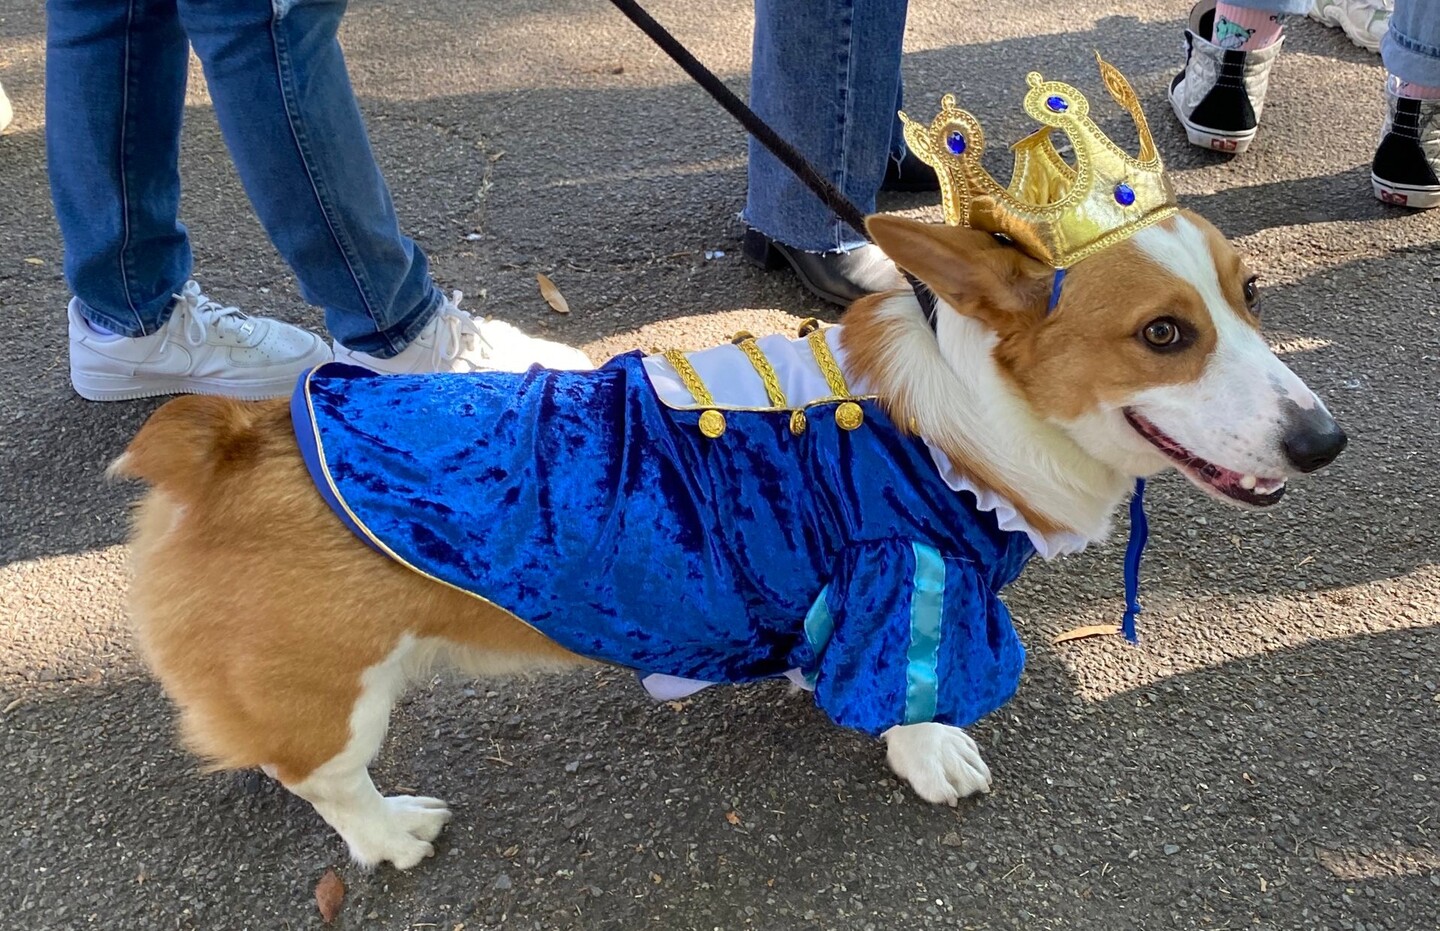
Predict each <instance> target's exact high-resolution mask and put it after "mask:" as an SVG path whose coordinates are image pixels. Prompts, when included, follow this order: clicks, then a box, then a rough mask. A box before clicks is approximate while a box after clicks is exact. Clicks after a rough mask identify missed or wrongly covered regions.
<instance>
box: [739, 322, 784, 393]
mask: <svg viewBox="0 0 1440 931" xmlns="http://www.w3.org/2000/svg"><path fill="white" fill-rule="evenodd" d="M736 345H737V346H739V347H740V350H741V351H742V352H744V353H745V355H746V356H747V357H749V359H750V364H751V365H753V366H755V374H757V375H759V376H760V380H761V381H762V382H764V383H765V396H766V397H768V398H769V399H770V405H771V406H772V407H789V406H790V405H789V403H788V402H787V401H786V400H785V392H784V391H782V390H781V389H780V379H779V378H778V377H776V375H775V368H774V366H772V365H771V364H770V360H769V359H767V358H765V353H763V352H761V351H760V347H759V346H758V345H757V344H756V342H755V338H754V337H753V336H752V337H750V338H749V339H742V340H741V341H740V342H739V343H737V344H736Z"/></svg>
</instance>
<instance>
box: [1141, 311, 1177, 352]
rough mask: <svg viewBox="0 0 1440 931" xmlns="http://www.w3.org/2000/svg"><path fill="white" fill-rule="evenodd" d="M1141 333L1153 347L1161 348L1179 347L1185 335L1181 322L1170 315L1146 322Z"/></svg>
mask: <svg viewBox="0 0 1440 931" xmlns="http://www.w3.org/2000/svg"><path fill="white" fill-rule="evenodd" d="M1140 335H1141V336H1143V337H1144V338H1145V342H1147V343H1149V344H1150V346H1151V347H1153V348H1155V349H1161V350H1165V349H1179V348H1180V345H1181V340H1182V339H1183V337H1184V334H1183V333H1182V332H1181V330H1180V324H1178V323H1176V322H1175V321H1174V320H1171V319H1170V318H1169V317H1161V318H1160V319H1158V320H1151V321H1150V322H1149V323H1147V324H1145V329H1143V330H1141V331H1140Z"/></svg>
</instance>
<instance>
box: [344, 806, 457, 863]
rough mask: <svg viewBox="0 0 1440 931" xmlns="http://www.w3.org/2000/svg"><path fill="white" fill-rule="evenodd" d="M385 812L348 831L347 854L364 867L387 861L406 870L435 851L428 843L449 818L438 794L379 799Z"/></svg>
mask: <svg viewBox="0 0 1440 931" xmlns="http://www.w3.org/2000/svg"><path fill="white" fill-rule="evenodd" d="M382 801H383V802H384V806H385V807H384V815H383V816H382V817H381V818H380V819H378V820H377V821H375V822H372V823H369V824H365V825H363V826H361V827H359V829H358V830H356V831H354V832H353V835H347V836H346V838H345V840H346V842H347V843H348V844H349V846H350V855H351V856H352V857H354V858H355V862H356V863H358V864H360V865H361V866H364V867H367V868H368V867H374V866H378V865H380V864H381V863H387V862H388V863H390V864H393V865H394V867H395V868H396V869H398V870H408V869H410V868H411V867H413V866H415V865H416V864H417V863H419V862H420V861H421V860H424V859H425V858H426V857H430V856H433V855H434V854H435V847H434V846H433V845H432V844H431V843H430V842H431V841H433V840H434V839H435V838H436V837H438V836H440V832H441V831H442V830H443V829H444V828H445V825H446V824H447V823H448V822H449V821H450V809H449V808H447V807H445V803H444V802H442V801H441V800H440V799H438V798H423V797H419V796H414V795H395V796H391V797H390V798H386V799H383V800H382Z"/></svg>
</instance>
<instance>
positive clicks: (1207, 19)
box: [1170, 0, 1284, 155]
mask: <svg viewBox="0 0 1440 931" xmlns="http://www.w3.org/2000/svg"><path fill="white" fill-rule="evenodd" d="M1214 25H1215V0H1202V2H1201V3H1197V4H1196V5H1195V7H1194V8H1193V9H1192V10H1191V11H1190V24H1189V27H1188V28H1187V29H1186V30H1185V46H1186V59H1185V68H1184V70H1183V71H1181V72H1180V73H1179V74H1177V75H1175V79H1174V80H1173V81H1171V82H1170V106H1171V107H1173V108H1174V109H1175V115H1176V116H1177V117H1178V118H1179V119H1180V123H1181V125H1182V126H1184V127H1185V135H1186V137H1187V138H1188V139H1189V140H1190V142H1191V144H1192V145H1196V146H1199V147H1200V148H1202V149H1210V150H1211V151H1214V152H1222V153H1225V154H1227V155H1239V154H1240V153H1242V152H1244V151H1245V150H1246V149H1248V148H1250V143H1251V142H1253V141H1254V139H1255V134H1256V132H1257V131H1258V130H1259V127H1260V114H1261V112H1262V111H1263V110H1264V109H1265V91H1266V90H1267V89H1268V88H1269V86H1270V68H1271V66H1272V65H1274V63H1275V59H1276V57H1278V56H1279V54H1280V46H1281V44H1282V43H1283V42H1284V40H1283V39H1281V40H1279V41H1276V42H1275V43H1274V44H1273V45H1268V46H1266V47H1265V48H1262V49H1254V50H1252V51H1240V50H1238V49H1227V48H1222V47H1220V46H1219V45H1216V44H1215V43H1214V42H1212V41H1210V38H1209V37H1210V35H1211V34H1212V32H1213V30H1214Z"/></svg>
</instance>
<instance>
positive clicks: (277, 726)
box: [120, 397, 584, 784]
mask: <svg viewBox="0 0 1440 931" xmlns="http://www.w3.org/2000/svg"><path fill="white" fill-rule="evenodd" d="M206 457H208V458H206ZM207 465H208V466H209V468H206V466H207ZM120 471H121V472H122V474H128V475H133V476H135V477H141V478H144V479H145V480H146V481H148V482H150V483H151V485H152V486H154V487H153V490H152V491H151V492H150V494H149V495H148V496H147V497H146V498H145V499H144V501H143V502H142V503H141V504H140V507H139V510H138V514H137V517H136V521H135V536H134V551H133V552H134V557H133V558H134V569H135V580H134V585H133V588H132V592H131V606H132V614H133V617H134V620H135V624H136V627H137V631H138V634H139V638H140V641H141V644H142V647H143V649H144V651H145V653H146V655H147V658H148V660H149V661H150V663H151V665H152V666H153V668H154V669H155V671H156V673H157V675H158V676H159V677H160V679H161V681H162V682H163V684H164V686H165V689H166V691H167V692H168V693H169V694H170V695H171V697H172V698H173V699H174V700H175V702H176V703H177V704H178V705H179V707H180V710H181V722H182V730H183V732H184V735H185V738H186V741H187V743H188V744H189V745H190V746H191V747H192V748H193V749H194V750H195V751H196V752H197V753H199V754H200V755H201V756H203V757H205V758H206V759H207V760H209V761H210V762H211V763H212V764H213V765H214V766H215V767H217V768H242V767H254V766H260V765H266V764H268V765H270V766H273V767H275V770H276V772H277V775H278V777H279V778H280V780H281V781H282V782H285V783H286V784H293V783H295V782H298V781H300V780H303V779H304V778H305V777H306V776H307V775H309V773H310V772H311V771H312V770H314V769H315V768H316V767H317V766H319V765H320V764H321V763H323V762H325V761H326V760H328V759H330V758H331V757H333V756H335V755H336V754H337V753H338V752H339V751H340V749H341V748H342V747H343V746H344V745H345V743H346V741H347V740H348V739H349V736H350V735H349V714H350V709H351V706H352V705H353V704H354V702H355V699H356V697H357V696H358V694H359V689H360V675H361V673H363V672H364V671H365V670H366V669H367V668H369V667H370V666H373V665H375V664H376V663H378V662H380V661H381V660H382V659H383V658H384V657H385V656H387V655H388V654H389V653H390V651H391V650H393V649H394V648H395V646H396V644H397V643H398V642H399V640H400V638H401V636H402V635H404V634H406V633H409V634H411V635H413V636H415V637H416V638H439V639H441V640H444V641H446V642H448V643H450V644H452V645H454V646H456V647H460V648H466V649H469V650H477V651H481V652H483V654H485V656H487V657H490V658H494V659H497V660H503V659H505V658H512V659H515V660H519V661H520V662H521V663H522V664H526V665H536V666H539V665H545V664H553V663H557V662H558V663H565V662H575V663H580V662H584V661H583V660H581V659H580V658H579V657H576V656H574V655H573V654H570V653H567V652H566V651H564V650H562V649H561V648H560V647H558V646H556V645H555V644H554V643H552V642H551V641H550V640H548V639H546V638H545V637H543V636H541V635H540V634H538V633H536V632H535V631H534V630H532V629H531V628H530V627H528V626H526V625H525V624H523V623H522V622H520V621H519V620H517V619H516V618H514V617H513V616H511V615H509V614H508V613H506V612H503V611H501V610H499V609H498V608H495V607H493V606H491V605H488V604H486V603H484V602H482V601H481V600H479V599H477V598H475V597H473V596H470V595H468V594H464V593H462V592H459V591H457V590H455V589H452V588H449V587H447V586H445V585H443V584H441V583H438V582H432V581H430V580H428V579H426V578H424V577H422V576H421V575H419V574H417V573H415V572H413V571H411V570H410V569H407V568H405V567H404V566H401V565H400V564H399V563H396V562H395V561H393V560H391V559H389V558H387V557H385V556H383V555H381V554H379V553H376V552H374V551H372V550H371V549H369V548H368V547H367V546H365V545H364V544H363V543H361V542H360V541H359V540H358V539H356V538H355V536H354V535H353V534H352V533H351V532H350V531H349V530H348V529H347V528H346V527H345V526H344V525H343V524H341V523H340V521H339V520H338V519H337V518H336V516H335V515H334V514H333V513H332V512H331V511H330V509H329V507H328V506H327V505H326V504H325V502H324V500H323V499H321V497H320V496H319V495H318V494H316V492H315V486H314V483H313V482H312V481H311V479H310V476H309V474H308V472H307V471H306V469H305V465H304V462H303V460H302V459H301V457H300V452H299V448H298V446H297V445H296V443H295V439H294V432H293V428H292V426H291V422H290V415H289V409H288V405H287V403H286V402H284V401H274V402H266V403H261V404H242V403H239V402H235V401H229V400H225V399H220V398H202V397H186V398H180V399H178V400H175V401H171V402H170V403H169V404H167V405H165V406H164V407H162V408H161V409H160V410H159V411H157V412H156V414H155V415H154V416H153V417H152V418H151V420H150V422H149V423H147V424H146V426H145V427H144V429H142V430H141V431H140V433H139V434H138V435H137V436H136V438H135V440H134V442H133V443H132V444H131V446H130V448H129V450H128V451H127V453H126V457H125V459H124V460H123V462H122V463H121V465H120ZM482 662H483V659H482Z"/></svg>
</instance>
